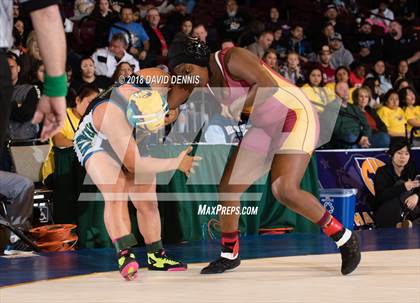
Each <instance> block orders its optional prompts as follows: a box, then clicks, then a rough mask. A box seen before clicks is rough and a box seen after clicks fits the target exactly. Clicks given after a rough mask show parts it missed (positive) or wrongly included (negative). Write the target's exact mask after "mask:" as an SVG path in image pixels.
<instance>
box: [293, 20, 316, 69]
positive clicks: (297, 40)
mask: <svg viewBox="0 0 420 303" xmlns="http://www.w3.org/2000/svg"><path fill="white" fill-rule="evenodd" d="M291 50H293V51H295V52H296V53H298V54H299V59H300V60H301V61H302V62H303V63H308V61H314V57H315V55H314V54H313V51H312V45H311V43H310V42H309V41H308V40H307V39H306V38H305V36H304V31H303V27H302V26H300V25H294V26H293V27H292V29H291V31H290V38H289V41H288V51H291Z"/></svg>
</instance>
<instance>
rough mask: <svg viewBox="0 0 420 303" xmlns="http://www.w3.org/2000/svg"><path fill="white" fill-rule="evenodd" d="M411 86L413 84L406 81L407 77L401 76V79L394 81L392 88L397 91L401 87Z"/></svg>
mask: <svg viewBox="0 0 420 303" xmlns="http://www.w3.org/2000/svg"><path fill="white" fill-rule="evenodd" d="M411 86H413V85H412V83H410V81H408V80H407V79H405V78H402V79H400V80H398V81H396V82H395V83H394V88H395V89H396V90H397V91H400V90H401V89H403V88H406V87H411Z"/></svg>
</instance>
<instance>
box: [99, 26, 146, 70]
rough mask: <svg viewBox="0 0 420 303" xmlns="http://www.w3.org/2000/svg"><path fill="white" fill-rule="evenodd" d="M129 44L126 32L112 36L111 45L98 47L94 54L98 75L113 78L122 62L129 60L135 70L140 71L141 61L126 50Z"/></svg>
mask: <svg viewBox="0 0 420 303" xmlns="http://www.w3.org/2000/svg"><path fill="white" fill-rule="evenodd" d="M127 46H128V45H127V41H126V39H125V37H124V34H122V33H118V34H115V35H114V36H112V38H111V41H110V42H109V47H105V48H99V49H97V50H96V52H94V53H93V55H92V59H93V62H94V63H95V67H96V72H95V73H96V75H97V76H105V77H108V78H112V75H113V74H114V72H115V69H116V68H117V65H118V63H120V62H128V63H129V64H131V65H132V66H133V70H134V72H138V71H139V70H140V68H139V62H138V61H137V60H136V59H135V58H134V57H133V56H132V55H130V54H129V53H127V52H126V48H127Z"/></svg>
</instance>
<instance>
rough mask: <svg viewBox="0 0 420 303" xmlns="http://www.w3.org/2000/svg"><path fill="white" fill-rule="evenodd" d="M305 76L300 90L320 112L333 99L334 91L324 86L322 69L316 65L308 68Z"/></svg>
mask: <svg viewBox="0 0 420 303" xmlns="http://www.w3.org/2000/svg"><path fill="white" fill-rule="evenodd" d="M306 78H307V79H308V80H307V82H306V83H305V84H304V85H303V86H302V90H303V92H304V93H305V95H306V97H307V98H308V99H309V100H310V101H311V102H312V104H314V106H315V107H316V109H317V111H318V112H319V113H322V112H323V111H324V110H325V107H326V106H327V105H328V104H329V103H331V102H332V101H334V100H335V94H334V91H331V90H328V89H327V88H325V87H324V81H323V76H322V71H321V69H319V68H318V67H314V68H312V69H311V70H309V72H308V76H307V77H306Z"/></svg>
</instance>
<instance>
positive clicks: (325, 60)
mask: <svg viewBox="0 0 420 303" xmlns="http://www.w3.org/2000/svg"><path fill="white" fill-rule="evenodd" d="M318 57H319V59H318V61H319V63H318V65H317V67H318V68H319V69H320V70H321V72H322V78H323V82H324V84H327V83H334V82H335V70H334V69H333V68H332V67H331V63H330V61H331V50H330V48H329V46H328V45H324V46H323V47H322V48H321V50H320V52H319V55H318Z"/></svg>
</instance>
